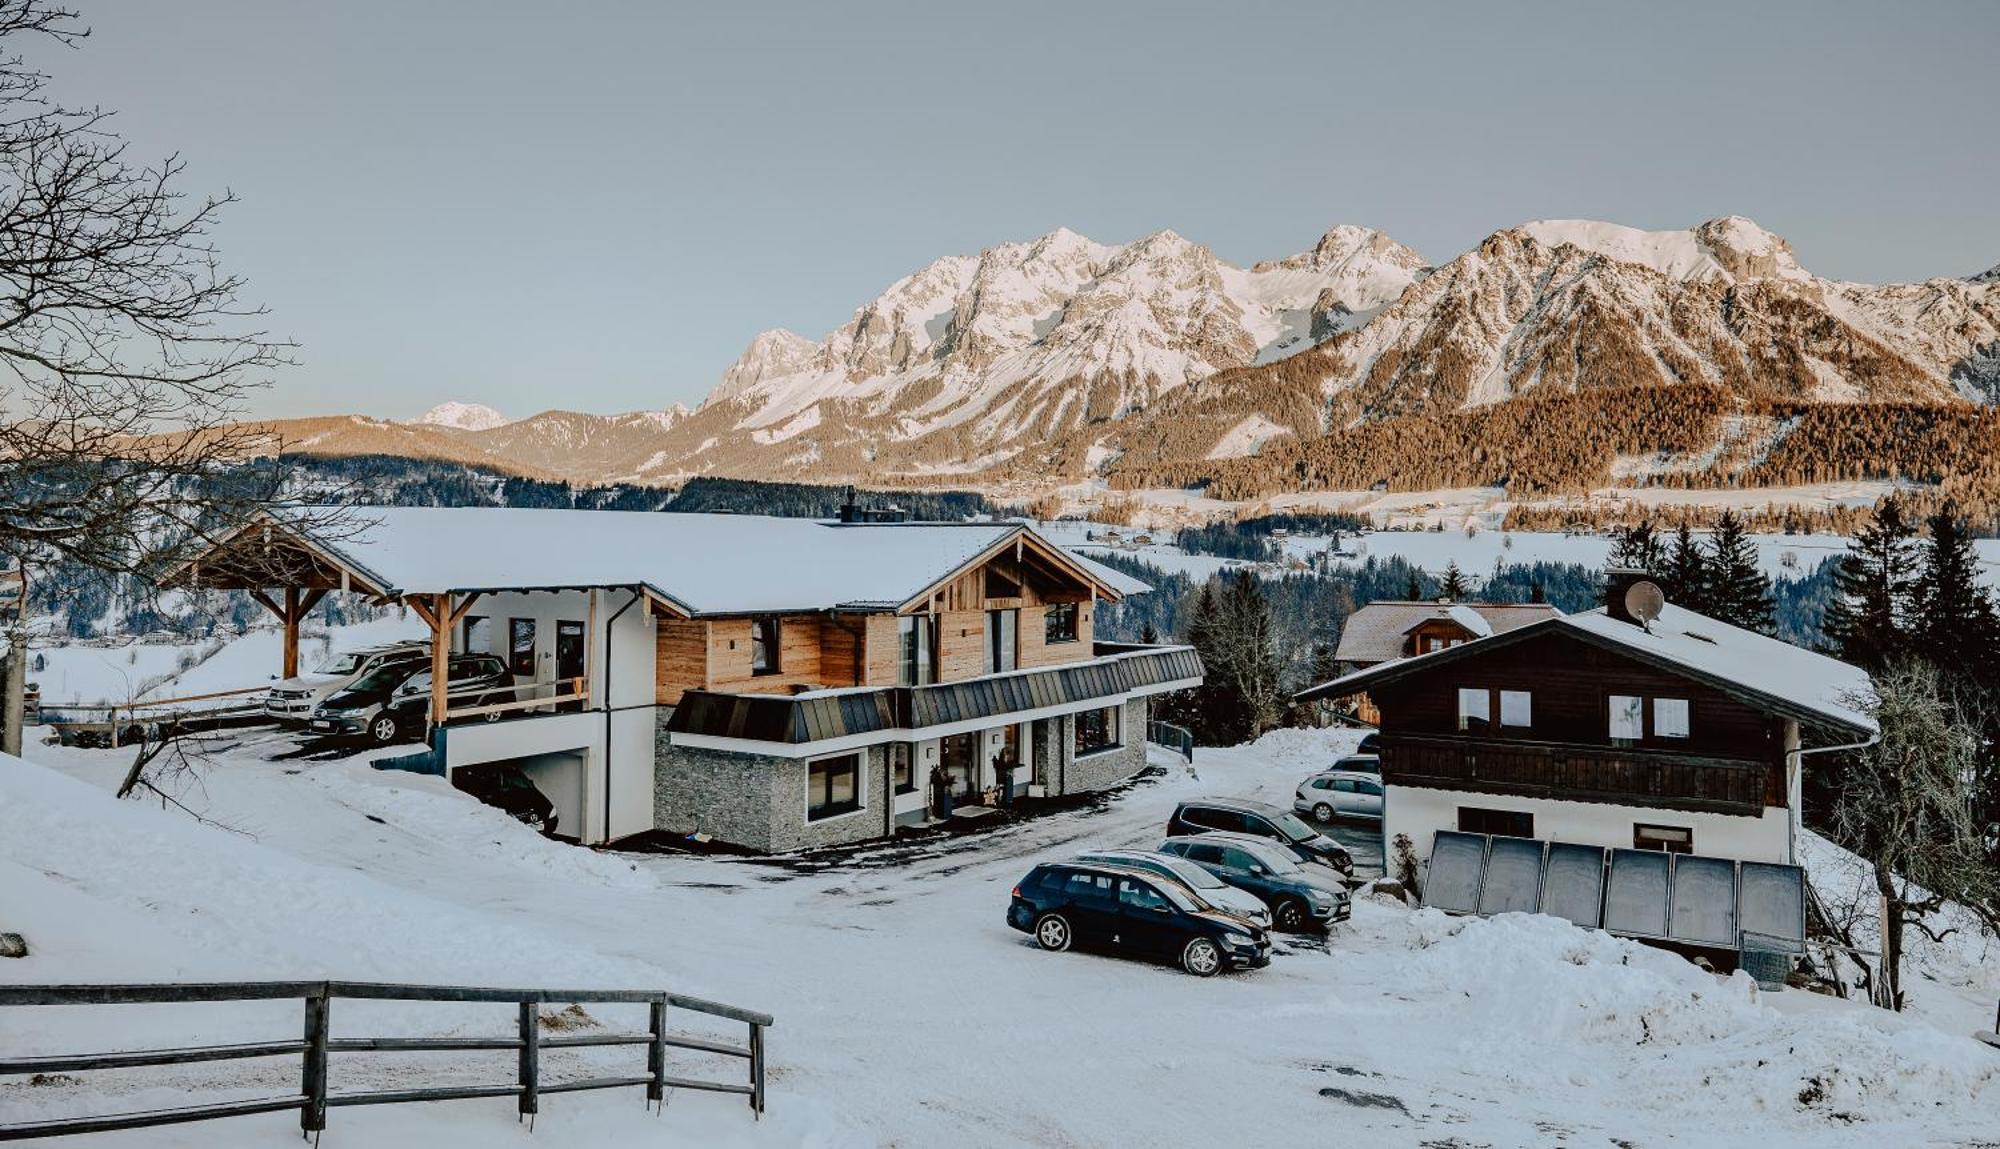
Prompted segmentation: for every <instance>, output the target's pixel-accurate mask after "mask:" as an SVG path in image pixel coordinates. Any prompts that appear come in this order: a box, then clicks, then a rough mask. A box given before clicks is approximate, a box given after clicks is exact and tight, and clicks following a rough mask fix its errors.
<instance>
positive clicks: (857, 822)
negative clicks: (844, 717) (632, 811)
mask: <svg viewBox="0 0 2000 1149" xmlns="http://www.w3.org/2000/svg"><path fill="white" fill-rule="evenodd" d="M656 738H657V742H656V752H655V755H654V763H655V765H654V768H653V771H654V786H653V824H654V826H655V827H657V828H658V829H661V830H665V831H668V832H670V833H677V834H689V833H696V832H700V833H704V834H708V835H709V836H711V837H713V838H716V839H719V840H721V841H723V842H727V843H729V844H730V845H733V846H742V847H744V848H746V849H751V850H757V851H760V852H763V853H769V854H782V853H788V852H790V851H792V850H806V849H812V848H814V847H817V846H836V845H842V844H845V843H848V842H862V841H866V840H868V839H870V838H879V837H882V836H883V835H884V834H885V833H886V826H887V824H888V817H889V816H888V814H887V813H886V812H885V805H886V803H888V802H889V801H890V800H891V799H890V793H889V788H888V775H887V771H888V754H887V747H884V746H871V747H869V748H867V749H866V750H864V751H859V753H860V754H861V755H862V762H861V788H862V803H863V805H862V808H861V809H859V810H857V811H855V812H854V813H852V814H843V815H840V816H837V817H833V818H827V819H823V820H820V821H817V822H808V821H806V767H807V761H806V760H805V759H803V758H781V757H778V756H776V755H767V754H739V753H736V752H734V751H728V750H709V749H705V748H701V747H693V746H682V745H676V744H674V743H673V742H672V741H670V739H669V736H668V734H667V729H666V721H665V719H664V718H663V719H662V720H661V722H660V726H659V730H658V733H657V735H656Z"/></svg>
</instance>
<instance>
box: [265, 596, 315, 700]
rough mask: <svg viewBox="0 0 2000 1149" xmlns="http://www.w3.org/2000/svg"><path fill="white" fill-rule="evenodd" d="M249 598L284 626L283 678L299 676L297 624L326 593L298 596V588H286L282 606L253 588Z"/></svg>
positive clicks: (304, 618)
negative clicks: (276, 617)
mask: <svg viewBox="0 0 2000 1149" xmlns="http://www.w3.org/2000/svg"><path fill="white" fill-rule="evenodd" d="M250 597H251V598H253V599H255V600H257V602H258V603H259V604H260V605H262V606H263V608H264V609H265V610H268V611H270V612H271V613H272V614H275V615H277V616H278V621H279V622H281V623H283V624H284V626H285V673H284V675H283V677H285V678H297V677H298V676H299V624H301V623H303V622H304V621H305V620H306V615H308V614H311V613H312V608H314V607H316V606H318V605H319V600H321V599H323V598H325V597H326V592H325V591H324V590H312V591H307V592H305V593H304V594H300V593H299V588H298V587H295V586H288V587H286V588H285V601H284V605H282V606H280V605H279V604H278V602H277V600H275V599H273V598H272V597H271V596H270V595H268V594H265V593H264V592H263V591H261V590H256V589H254V588H253V589H252V590H251V591H250Z"/></svg>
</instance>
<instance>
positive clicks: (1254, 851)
mask: <svg viewBox="0 0 2000 1149" xmlns="http://www.w3.org/2000/svg"><path fill="white" fill-rule="evenodd" d="M1243 852H1244V853H1246V854H1249V855H1250V856H1251V857H1253V858H1255V859H1257V860H1258V861H1259V862H1262V863H1263V864H1264V868H1265V869H1267V870H1269V871H1271V872H1272V873H1274V874H1295V873H1298V872H1299V863H1298V859H1296V858H1294V857H1292V856H1291V855H1290V854H1287V853H1285V852H1284V851H1283V850H1273V849H1271V848H1270V847H1269V846H1266V845H1264V844H1263V843H1261V842H1245V843H1243Z"/></svg>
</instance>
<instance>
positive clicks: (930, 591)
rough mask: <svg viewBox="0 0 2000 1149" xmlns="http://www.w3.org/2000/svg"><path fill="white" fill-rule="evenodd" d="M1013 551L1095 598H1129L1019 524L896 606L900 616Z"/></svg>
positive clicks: (1062, 551) (1060, 549)
mask: <svg viewBox="0 0 2000 1149" xmlns="http://www.w3.org/2000/svg"><path fill="white" fill-rule="evenodd" d="M1009 550H1012V551H1013V552H1014V553H1015V554H1016V555H1017V556H1019V557H1021V558H1022V559H1024V560H1025V559H1026V558H1028V557H1029V556H1033V557H1034V558H1035V559H1037V560H1038V561H1041V562H1043V563H1045V564H1047V565H1049V566H1052V567H1055V568H1056V569H1057V570H1058V571H1059V572H1061V573H1063V574H1066V575H1068V576H1070V577H1071V578H1074V579H1076V580H1077V581H1078V582H1081V583H1082V584H1083V585H1084V586H1085V587H1086V588H1088V589H1089V590H1090V592H1091V594H1092V596H1093V597H1095V598H1099V599H1103V600H1104V601H1106V602H1117V601H1118V600H1119V599H1122V598H1124V597H1125V592H1124V591H1122V590H1119V589H1118V588H1117V587H1115V586H1112V585H1111V584H1110V583H1108V582H1105V581H1104V580H1103V579H1101V578H1098V577H1097V575H1096V574H1095V573H1093V572H1092V571H1091V570H1090V569H1089V568H1087V567H1085V566H1084V565H1083V564H1081V563H1079V562H1077V561H1076V558H1075V557H1074V556H1072V555H1071V554H1070V553H1069V552H1068V551H1065V550H1063V549H1062V548H1061V547H1059V546H1056V545H1055V544H1053V543H1051V542H1049V541H1048V540H1046V539H1044V538H1042V537H1041V536H1040V535H1038V534H1036V533H1035V532H1033V531H1031V530H1029V529H1028V528H1026V527H1024V526H1021V525H1019V524H1016V525H1015V526H1014V527H1013V529H1011V530H1009V531H1008V532H1007V533H1006V534H1004V535H1002V536H1000V537H999V538H998V539H996V540H994V542H993V543H992V545H990V546H988V547H986V548H985V549H984V550H982V551H980V552H979V553H978V554H976V555H973V556H972V557H971V558H969V559H966V560H965V561H964V562H962V563H959V564H958V565H957V566H955V567H953V568H951V569H950V570H949V571H946V572H944V573H943V574H942V575H940V576H938V577H937V578H935V579H933V580H931V581H930V582H929V583H928V584H926V585H925V586H924V588H923V589H922V590H920V591H918V592H917V593H916V594H913V595H911V596H910V597H909V598H907V599H905V600H903V602H902V603H901V605H899V606H897V607H896V613H897V614H912V613H914V612H916V611H919V610H921V609H923V608H924V607H925V606H926V605H928V604H929V603H930V600H931V598H932V596H934V595H936V594H937V593H938V592H939V591H941V590H943V589H944V588H945V587H946V586H948V585H950V583H951V581H952V580H953V579H955V578H958V577H959V576H960V575H963V574H964V573H965V572H966V571H969V570H972V569H973V568H975V567H978V566H982V565H984V564H985V563H988V562H991V561H992V560H994V559H995V558H998V557H999V556H1001V555H1003V554H1006V553H1007V552H1008V551H1009Z"/></svg>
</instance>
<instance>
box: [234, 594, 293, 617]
mask: <svg viewBox="0 0 2000 1149" xmlns="http://www.w3.org/2000/svg"><path fill="white" fill-rule="evenodd" d="M243 593H245V594H247V595H249V596H250V600H251V601H252V602H255V603H256V604H257V605H258V606H261V607H263V608H264V609H265V610H268V611H270V612H271V613H272V614H275V615H277V616H278V617H279V618H284V617H285V608H284V607H282V606H279V605H278V603H277V600H276V599H273V598H272V597H271V596H270V595H268V594H265V593H264V592H263V591H261V590H257V589H255V588H254V587H253V588H251V589H250V590H247V591H245V592H243Z"/></svg>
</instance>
